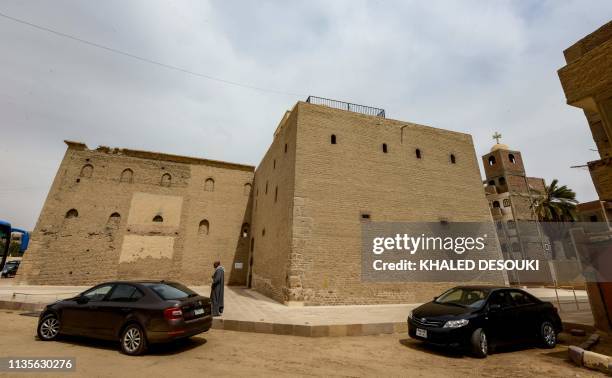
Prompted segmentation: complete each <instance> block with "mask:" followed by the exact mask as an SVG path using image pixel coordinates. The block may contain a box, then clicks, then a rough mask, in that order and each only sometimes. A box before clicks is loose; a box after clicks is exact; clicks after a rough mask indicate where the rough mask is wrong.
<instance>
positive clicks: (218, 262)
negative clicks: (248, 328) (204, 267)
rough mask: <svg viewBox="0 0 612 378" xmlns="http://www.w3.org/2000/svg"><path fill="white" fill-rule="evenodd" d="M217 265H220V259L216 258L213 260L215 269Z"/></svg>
mask: <svg viewBox="0 0 612 378" xmlns="http://www.w3.org/2000/svg"><path fill="white" fill-rule="evenodd" d="M219 265H221V261H219V260H217V261H215V262H214V263H213V266H214V267H215V269H216V268H217V267H219Z"/></svg>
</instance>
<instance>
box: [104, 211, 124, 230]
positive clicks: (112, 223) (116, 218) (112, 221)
mask: <svg viewBox="0 0 612 378" xmlns="http://www.w3.org/2000/svg"><path fill="white" fill-rule="evenodd" d="M120 223H121V215H119V213H112V214H111V215H110V216H109V217H108V221H107V222H106V225H107V226H108V227H110V228H117V227H119V224H120Z"/></svg>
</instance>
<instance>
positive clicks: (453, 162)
mask: <svg viewBox="0 0 612 378" xmlns="http://www.w3.org/2000/svg"><path fill="white" fill-rule="evenodd" d="M450 162H451V164H455V163H457V159H456V158H455V155H453V154H450Z"/></svg>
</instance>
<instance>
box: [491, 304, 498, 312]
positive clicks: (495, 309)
mask: <svg viewBox="0 0 612 378" xmlns="http://www.w3.org/2000/svg"><path fill="white" fill-rule="evenodd" d="M499 310H501V305H500V304H492V305H489V311H493V312H495V311H499Z"/></svg>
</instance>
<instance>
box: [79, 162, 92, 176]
mask: <svg viewBox="0 0 612 378" xmlns="http://www.w3.org/2000/svg"><path fill="white" fill-rule="evenodd" d="M92 175H93V165H91V164H85V165H84V166H83V168H81V174H80V175H79V176H81V177H91V176H92Z"/></svg>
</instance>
